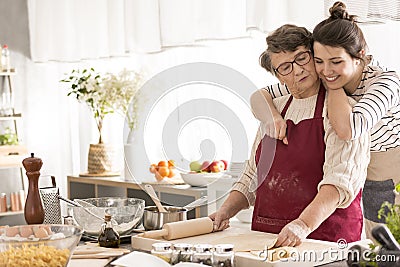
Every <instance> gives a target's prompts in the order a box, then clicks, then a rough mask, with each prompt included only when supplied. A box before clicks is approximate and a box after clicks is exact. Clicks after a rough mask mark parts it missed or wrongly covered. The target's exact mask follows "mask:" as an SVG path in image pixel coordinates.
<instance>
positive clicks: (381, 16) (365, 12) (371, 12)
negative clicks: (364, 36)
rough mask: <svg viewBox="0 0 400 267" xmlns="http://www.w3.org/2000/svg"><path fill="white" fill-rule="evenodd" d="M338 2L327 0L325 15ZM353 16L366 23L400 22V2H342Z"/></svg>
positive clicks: (396, 0) (372, 0) (350, 0)
mask: <svg viewBox="0 0 400 267" xmlns="http://www.w3.org/2000/svg"><path fill="white" fill-rule="evenodd" d="M335 2H336V0H325V14H326V15H327V16H329V8H330V7H331V6H332V5H333V4H334V3H335ZM342 2H344V3H345V4H346V7H347V10H348V12H349V14H351V15H357V16H358V17H359V18H360V19H361V21H364V22H369V23H371V22H374V23H376V22H378V21H380V22H382V20H395V21H400V1H399V0H367V1H366V0H342Z"/></svg>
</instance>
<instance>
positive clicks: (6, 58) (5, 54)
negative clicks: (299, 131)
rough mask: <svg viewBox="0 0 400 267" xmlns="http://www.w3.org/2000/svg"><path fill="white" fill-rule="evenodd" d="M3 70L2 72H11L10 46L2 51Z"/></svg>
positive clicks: (4, 47)
mask: <svg viewBox="0 0 400 267" xmlns="http://www.w3.org/2000/svg"><path fill="white" fill-rule="evenodd" d="M1 68H2V71H10V69H11V68H10V50H8V45H6V44H5V45H4V46H3V49H2V51H1Z"/></svg>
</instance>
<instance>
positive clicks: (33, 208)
mask: <svg viewBox="0 0 400 267" xmlns="http://www.w3.org/2000/svg"><path fill="white" fill-rule="evenodd" d="M22 164H23V165H24V168H25V170H26V176H28V180H29V187H28V196H27V197H26V202H25V210H24V215H25V221H26V222H27V223H28V224H42V223H43V221H44V209H43V206H42V200H41V199H40V194H39V176H40V172H39V171H40V168H42V165H43V162H42V160H41V159H40V158H35V157H34V153H31V156H30V157H29V158H26V159H24V160H23V161H22Z"/></svg>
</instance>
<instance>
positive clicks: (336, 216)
mask: <svg viewBox="0 0 400 267" xmlns="http://www.w3.org/2000/svg"><path fill="white" fill-rule="evenodd" d="M311 42H312V36H311V33H310V32H309V31H308V30H307V29H305V28H304V27H297V26H294V25H283V26H281V27H280V28H278V29H277V30H276V31H274V32H273V33H271V34H270V35H269V36H268V37H267V44H268V48H267V50H266V51H265V52H264V53H263V54H262V55H261V57H260V63H261V66H262V67H264V68H265V69H266V70H267V71H269V72H271V73H274V74H275V75H276V76H277V78H278V79H279V80H280V81H281V82H282V83H286V84H287V85H288V90H289V92H290V95H287V96H283V97H278V98H276V99H274V103H273V104H274V105H275V107H276V109H277V110H279V114H282V116H283V117H284V118H285V119H287V120H288V125H287V129H288V141H289V144H288V145H285V144H283V142H280V141H279V142H276V140H275V139H272V138H270V137H269V136H264V135H261V134H260V131H258V133H257V136H256V139H255V141H254V145H253V148H252V152H251V156H250V159H249V161H248V163H247V164H246V168H245V170H244V172H243V174H242V176H241V178H240V179H239V181H238V182H237V183H236V184H235V185H234V186H233V188H232V191H231V192H230V194H229V196H228V198H227V200H226V201H225V202H224V203H223V204H222V206H221V208H220V209H219V210H218V211H217V212H216V213H214V214H212V215H210V217H211V218H212V219H213V220H214V225H215V229H216V230H222V229H225V228H226V227H227V226H228V224H229V218H231V217H232V216H234V215H235V214H236V213H237V212H238V211H240V210H241V209H243V208H246V207H248V206H249V205H254V212H253V219H252V229H253V230H257V231H265V232H269V233H277V234H278V239H277V242H276V246H281V245H282V246H296V245H299V244H300V243H301V242H302V240H303V239H304V238H306V237H307V236H308V237H309V238H313V239H319V240H326V241H334V242H336V241H337V240H338V239H341V238H343V239H346V240H347V242H353V241H357V240H360V238H361V230H362V224H363V219H362V211H361V204H360V198H361V193H360V189H361V187H362V185H363V184H364V181H365V177H366V169H367V165H368V162H369V153H368V151H369V135H368V134H362V135H360V136H359V137H357V138H355V139H354V140H351V141H344V140H340V139H339V138H338V136H337V134H336V133H335V132H334V130H333V129H332V127H331V125H330V123H329V120H328V119H327V116H326V111H327V109H326V97H325V93H326V91H325V89H324V88H323V86H322V85H321V82H320V79H319V77H318V75H317V73H316V72H315V66H314V62H313V60H312V53H311ZM350 100H351V99H350ZM353 102H355V101H353ZM354 159H357V160H354Z"/></svg>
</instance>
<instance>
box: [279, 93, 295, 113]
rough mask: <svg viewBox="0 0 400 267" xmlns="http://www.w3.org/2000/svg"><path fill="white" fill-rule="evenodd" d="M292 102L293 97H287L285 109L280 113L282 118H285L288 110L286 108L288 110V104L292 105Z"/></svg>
mask: <svg viewBox="0 0 400 267" xmlns="http://www.w3.org/2000/svg"><path fill="white" fill-rule="evenodd" d="M292 100H293V96H292V95H291V96H290V97H289V99H288V101H287V102H286V105H285V107H284V108H283V110H282V112H281V115H282V118H285V115H286V111H287V110H288V108H289V106H290V103H292Z"/></svg>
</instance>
